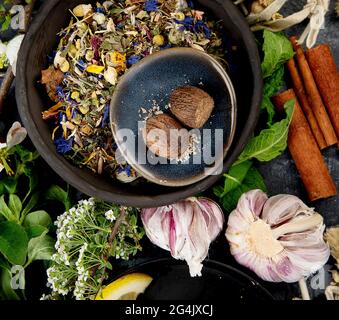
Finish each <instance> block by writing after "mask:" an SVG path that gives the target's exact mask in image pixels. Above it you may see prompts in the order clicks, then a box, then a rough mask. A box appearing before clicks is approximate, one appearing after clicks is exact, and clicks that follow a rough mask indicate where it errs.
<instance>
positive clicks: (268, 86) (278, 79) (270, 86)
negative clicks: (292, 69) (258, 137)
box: [261, 66, 285, 127]
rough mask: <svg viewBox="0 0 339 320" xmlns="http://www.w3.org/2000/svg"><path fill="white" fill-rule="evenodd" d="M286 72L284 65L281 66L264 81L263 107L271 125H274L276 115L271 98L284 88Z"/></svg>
mask: <svg viewBox="0 0 339 320" xmlns="http://www.w3.org/2000/svg"><path fill="white" fill-rule="evenodd" d="M284 72H285V70H284V66H281V67H280V68H279V69H278V70H276V71H275V72H274V73H273V74H272V76H270V77H269V78H267V79H266V81H265V83H264V90H263V101H262V104H261V109H262V110H266V111H267V115H268V117H267V124H268V126H269V127H270V126H272V124H273V117H274V116H275V108H274V105H273V103H272V101H271V98H272V97H273V96H274V95H275V94H276V93H277V92H278V91H279V90H280V89H281V88H282V86H283V78H284Z"/></svg>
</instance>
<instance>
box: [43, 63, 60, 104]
mask: <svg viewBox="0 0 339 320" xmlns="http://www.w3.org/2000/svg"><path fill="white" fill-rule="evenodd" d="M63 79H64V74H63V73H62V72H61V71H60V70H58V69H55V68H53V67H49V68H48V69H46V70H42V71H41V83H42V84H44V85H45V86H46V91H47V94H48V96H49V98H50V99H51V100H52V101H54V102H58V101H59V100H58V96H57V93H56V91H57V90H56V89H57V87H58V86H59V85H60V84H61V82H62V80H63Z"/></svg>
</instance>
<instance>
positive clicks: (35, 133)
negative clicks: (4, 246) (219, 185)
mask: <svg viewBox="0 0 339 320" xmlns="http://www.w3.org/2000/svg"><path fill="white" fill-rule="evenodd" d="M60 1H61V0H49V1H48V2H47V1H46V2H45V3H44V4H43V5H42V7H41V9H40V10H39V12H38V14H37V15H36V17H35V19H34V20H33V21H32V23H31V26H30V28H29V30H28V32H27V34H26V36H25V38H24V40H23V42H22V45H21V48H20V51H19V55H18V62H17V70H16V71H17V72H16V73H17V75H16V101H17V105H18V110H19V114H20V117H21V120H22V122H23V125H24V126H25V128H26V130H27V132H28V134H29V136H30V138H31V140H32V142H33V144H34V146H35V148H36V149H37V151H38V152H39V153H40V154H41V156H42V157H43V158H44V160H45V161H46V162H47V163H48V164H49V166H50V167H51V168H52V169H53V170H54V171H55V172H56V173H57V174H58V175H59V176H60V177H61V178H63V180H65V181H66V182H68V183H69V184H70V185H72V186H73V187H74V188H76V189H78V190H79V191H81V192H83V193H85V194H87V195H90V196H93V197H96V198H99V199H102V200H105V201H109V202H113V203H116V204H120V205H126V206H134V207H140V208H142V207H154V206H162V205H169V204H172V203H174V202H176V201H178V200H180V199H183V198H187V197H190V196H192V195H195V194H198V193H200V192H203V191H205V190H207V189H208V188H210V187H211V186H212V185H213V184H214V183H216V182H217V181H218V180H219V179H220V177H221V176H222V175H213V176H209V177H206V178H205V179H204V180H202V181H200V182H197V183H195V184H193V185H189V186H187V187H182V188H178V189H177V188H171V189H172V190H169V191H168V192H166V193H162V194H159V195H136V194H124V195H123V196H122V195H121V194H117V193H112V192H109V191H107V190H103V189H100V186H98V185H95V186H94V185H93V184H91V183H89V182H87V181H85V180H84V179H82V178H81V177H79V176H78V175H77V174H76V172H75V171H74V169H73V168H74V166H73V165H72V164H71V163H69V162H67V161H66V160H65V161H62V160H61V159H60V158H59V156H58V154H57V153H56V151H55V153H53V154H49V151H50V149H49V147H48V144H47V143H46V142H45V141H44V140H43V139H42V137H41V135H40V133H39V130H38V127H37V125H36V124H35V123H34V122H33V121H32V120H31V116H30V113H31V111H30V108H29V101H28V94H27V90H26V88H27V87H28V85H27V79H26V76H25V75H26V69H27V63H26V61H27V57H28V56H29V54H30V41H31V40H32V39H34V37H35V34H36V33H37V31H38V30H39V29H40V28H41V25H42V24H43V23H44V22H45V21H46V20H47V19H48V16H49V14H50V12H52V10H54V8H55V7H56V6H57V5H58V3H59V2H60ZM215 3H216V4H218V5H220V6H221V7H222V8H223V9H224V10H225V11H227V12H228V14H229V15H231V16H232V19H233V22H234V24H235V25H238V28H239V32H240V34H241V36H242V38H243V42H244V46H245V50H246V51H247V54H248V56H249V60H250V66H251V71H252V74H253V84H254V87H253V94H252V98H251V105H250V112H249V116H248V119H250V120H251V121H248V120H247V124H246V126H245V127H244V129H243V131H242V133H241V136H240V138H239V140H238V141H237V145H236V146H235V148H234V150H233V152H232V154H231V155H230V157H229V158H227V159H225V161H224V166H223V172H226V171H227V170H228V169H229V167H230V166H231V164H232V163H233V162H234V161H235V160H236V159H237V158H238V156H239V155H240V153H241V152H242V150H243V149H244V147H245V144H246V142H247V141H248V139H249V138H250V136H251V134H252V133H253V131H254V129H255V126H256V124H257V121H258V118H259V111H260V104H261V100H262V90H263V79H262V72H261V63H260V56H259V51H258V47H257V44H256V42H255V38H254V35H253V33H252V31H251V30H250V28H249V26H248V24H247V22H246V20H245V18H244V17H243V16H242V14H241V13H240V12H239V11H238V9H237V8H236V7H235V5H234V4H233V3H232V2H231V1H230V0H229V1H224V0H215Z"/></svg>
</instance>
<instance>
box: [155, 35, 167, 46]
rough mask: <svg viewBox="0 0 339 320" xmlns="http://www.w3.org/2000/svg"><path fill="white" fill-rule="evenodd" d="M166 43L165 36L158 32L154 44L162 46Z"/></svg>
mask: <svg viewBox="0 0 339 320" xmlns="http://www.w3.org/2000/svg"><path fill="white" fill-rule="evenodd" d="M164 43H165V38H164V37H163V36H162V35H161V34H158V35H156V36H154V37H153V44H154V45H156V46H159V47H160V46H162V45H163V44H164Z"/></svg>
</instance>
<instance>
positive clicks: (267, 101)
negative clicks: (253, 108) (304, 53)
mask: <svg viewBox="0 0 339 320" xmlns="http://www.w3.org/2000/svg"><path fill="white" fill-rule="evenodd" d="M263 37H264V44H263V48H262V49H263V53H264V59H263V62H262V71H263V77H264V80H265V82H264V92H263V101H262V107H261V109H262V110H265V111H266V114H267V119H268V120H267V126H268V128H265V129H263V130H262V131H261V132H260V133H259V135H257V136H255V137H253V138H252V139H251V140H250V141H249V142H248V144H247V145H246V146H245V148H244V150H243V152H242V153H241V155H240V156H239V158H238V160H237V161H236V162H235V163H234V165H233V166H232V168H231V169H230V171H229V172H228V173H227V174H225V175H224V177H225V180H224V184H223V185H218V186H216V187H214V189H213V191H214V194H215V195H216V196H217V197H218V198H219V201H220V202H221V203H222V205H223V207H224V209H225V210H226V211H227V212H230V211H232V210H233V209H234V208H235V207H236V205H237V202H238V200H239V198H240V196H241V195H242V194H243V193H245V192H247V191H249V190H252V189H261V190H263V191H265V192H266V186H265V182H264V179H263V177H262V176H261V174H260V172H259V171H258V170H257V169H256V168H255V167H254V164H253V160H255V161H260V162H267V161H271V160H273V159H274V158H276V157H278V156H279V155H280V154H281V153H282V152H283V151H284V150H285V149H286V147H287V138H288V130H289V125H290V122H291V119H292V115H293V107H294V104H295V101H294V100H291V101H288V102H287V103H286V104H285V111H286V117H285V119H283V120H281V121H278V122H275V123H274V121H273V119H274V117H275V113H276V112H275V109H274V105H273V103H272V102H271V97H272V96H273V95H274V94H276V93H277V92H278V91H279V90H280V89H281V88H282V85H283V77H284V66H283V64H284V63H285V62H287V61H288V60H289V59H291V58H292V57H293V55H294V51H293V48H292V45H291V43H290V42H289V40H288V39H287V38H286V37H285V36H284V35H283V34H281V33H273V32H271V31H268V30H264V33H263Z"/></svg>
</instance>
